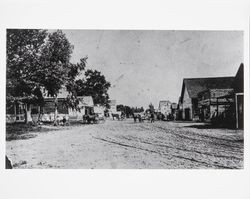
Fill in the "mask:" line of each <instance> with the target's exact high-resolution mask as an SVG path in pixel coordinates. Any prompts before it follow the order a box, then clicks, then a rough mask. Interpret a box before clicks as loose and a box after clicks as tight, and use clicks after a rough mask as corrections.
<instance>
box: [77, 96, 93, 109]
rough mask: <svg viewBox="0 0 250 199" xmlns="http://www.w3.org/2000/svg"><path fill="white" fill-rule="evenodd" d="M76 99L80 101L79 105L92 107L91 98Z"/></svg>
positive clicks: (81, 97)
mask: <svg viewBox="0 0 250 199" xmlns="http://www.w3.org/2000/svg"><path fill="white" fill-rule="evenodd" d="M77 98H78V99H79V100H80V105H82V106H88V107H94V101H93V98H92V97H91V96H77Z"/></svg>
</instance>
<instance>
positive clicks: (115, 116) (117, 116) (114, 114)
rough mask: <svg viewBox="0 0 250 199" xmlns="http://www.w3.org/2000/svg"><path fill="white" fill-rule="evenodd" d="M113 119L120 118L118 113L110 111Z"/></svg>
mask: <svg viewBox="0 0 250 199" xmlns="http://www.w3.org/2000/svg"><path fill="white" fill-rule="evenodd" d="M111 115H112V117H113V120H114V119H115V118H116V119H117V120H120V115H119V114H118V113H112V114H111Z"/></svg>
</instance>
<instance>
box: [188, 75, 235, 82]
mask: <svg viewBox="0 0 250 199" xmlns="http://www.w3.org/2000/svg"><path fill="white" fill-rule="evenodd" d="M233 77H235V76H223V77H197V78H183V81H184V80H198V79H218V78H233Z"/></svg>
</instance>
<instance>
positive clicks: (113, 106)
mask: <svg viewBox="0 0 250 199" xmlns="http://www.w3.org/2000/svg"><path fill="white" fill-rule="evenodd" d="M109 106H110V108H109V111H110V112H111V113H116V112H117V109H116V100H110V101H109Z"/></svg>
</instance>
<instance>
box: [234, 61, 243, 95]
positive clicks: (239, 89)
mask: <svg viewBox="0 0 250 199" xmlns="http://www.w3.org/2000/svg"><path fill="white" fill-rule="evenodd" d="M234 89H235V92H236V93H243V92H244V65H243V63H242V64H241V65H240V67H239V69H238V71H237V73H236V76H235V80H234Z"/></svg>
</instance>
